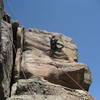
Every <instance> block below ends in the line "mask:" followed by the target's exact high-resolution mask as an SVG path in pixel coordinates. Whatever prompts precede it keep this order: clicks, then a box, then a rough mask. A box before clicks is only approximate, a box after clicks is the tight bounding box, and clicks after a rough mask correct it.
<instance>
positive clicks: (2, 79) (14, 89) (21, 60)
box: [0, 13, 94, 100]
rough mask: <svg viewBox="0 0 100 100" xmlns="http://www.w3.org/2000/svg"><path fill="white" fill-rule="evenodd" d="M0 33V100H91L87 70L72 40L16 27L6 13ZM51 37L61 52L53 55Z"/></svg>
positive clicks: (14, 22)
mask: <svg viewBox="0 0 100 100" xmlns="http://www.w3.org/2000/svg"><path fill="white" fill-rule="evenodd" d="M0 30H1V31H0V33H1V52H0V100H94V99H93V97H92V96H91V95H90V94H89V93H88V90H89V86H90V85H91V82H92V79H91V73H90V70H89V68H88V66H87V65H85V64H82V63H79V62H78V49H77V46H76V45H75V43H74V42H73V40H72V39H71V38H69V37H67V36H64V35H63V34H61V33H55V32H47V31H43V30H38V29H25V28H24V27H19V24H18V22H16V21H12V20H11V19H10V17H9V16H8V15H7V14H5V13H4V15H3V19H2V21H1V27H0ZM53 35H55V36H56V38H58V40H59V41H58V42H59V43H61V44H63V45H64V48H63V49H62V50H61V51H56V52H55V53H54V54H53V55H52V54H51V50H50V39H49V37H52V36H53Z"/></svg>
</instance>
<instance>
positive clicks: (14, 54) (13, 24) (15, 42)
mask: <svg viewBox="0 0 100 100" xmlns="http://www.w3.org/2000/svg"><path fill="white" fill-rule="evenodd" d="M18 26H19V23H18V22H13V23H12V31H13V45H12V46H13V67H12V73H11V82H10V92H11V88H12V85H13V83H14V66H15V59H16V52H17V29H18ZM10 96H11V93H10Z"/></svg>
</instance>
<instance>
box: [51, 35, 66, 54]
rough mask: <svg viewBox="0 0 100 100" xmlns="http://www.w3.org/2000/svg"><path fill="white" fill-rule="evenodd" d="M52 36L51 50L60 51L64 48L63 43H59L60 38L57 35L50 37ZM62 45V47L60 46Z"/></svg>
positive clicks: (53, 51)
mask: <svg viewBox="0 0 100 100" xmlns="http://www.w3.org/2000/svg"><path fill="white" fill-rule="evenodd" d="M49 38H50V47H51V52H52V53H55V52H56V51H58V52H60V51H61V50H62V48H63V47H64V45H63V44H61V43H58V39H57V38H56V37H55V36H52V37H49ZM58 46H60V47H58Z"/></svg>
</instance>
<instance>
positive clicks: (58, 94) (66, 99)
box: [7, 77, 93, 100]
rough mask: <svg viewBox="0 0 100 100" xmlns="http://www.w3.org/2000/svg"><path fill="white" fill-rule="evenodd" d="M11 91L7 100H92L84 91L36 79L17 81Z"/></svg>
mask: <svg viewBox="0 0 100 100" xmlns="http://www.w3.org/2000/svg"><path fill="white" fill-rule="evenodd" d="M12 89H13V90H12V96H11V98H9V99H7V100H33V99H34V100H51V99H52V100H93V98H92V97H91V96H90V95H89V94H87V92H85V91H82V90H81V91H80V90H72V89H69V88H65V87H63V86H60V85H55V84H52V83H49V82H47V81H45V80H43V79H41V78H37V77H33V78H32V79H28V80H24V79H22V80H19V81H18V82H17V83H15V84H14V85H13V88H12Z"/></svg>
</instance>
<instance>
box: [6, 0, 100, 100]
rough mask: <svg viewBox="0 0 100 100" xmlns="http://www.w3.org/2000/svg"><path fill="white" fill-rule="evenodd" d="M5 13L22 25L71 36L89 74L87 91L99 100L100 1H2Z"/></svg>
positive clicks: (80, 59)
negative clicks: (90, 74)
mask: <svg viewBox="0 0 100 100" xmlns="http://www.w3.org/2000/svg"><path fill="white" fill-rule="evenodd" d="M7 1H8V2H7ZM12 8H13V9H12ZM5 10H6V11H7V12H8V13H9V14H10V16H11V17H12V18H13V19H16V20H18V21H19V22H20V24H21V25H23V26H26V27H31V28H38V29H42V30H47V31H50V32H60V33H63V34H65V35H67V36H70V37H71V38H72V39H73V40H74V41H75V42H76V44H77V46H78V49H79V61H80V62H82V63H85V64H87V65H88V66H89V68H90V70H91V72H92V75H93V83H92V85H91V87H90V91H89V92H90V93H91V94H92V95H93V96H94V97H95V98H96V100H100V86H99V85H100V78H99V77H100V0H5Z"/></svg>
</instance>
